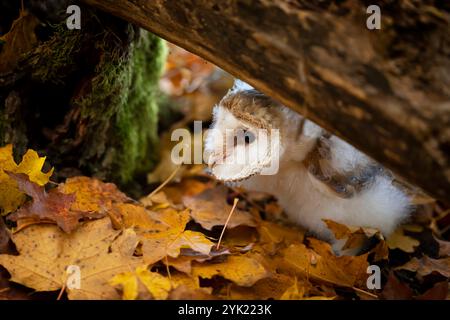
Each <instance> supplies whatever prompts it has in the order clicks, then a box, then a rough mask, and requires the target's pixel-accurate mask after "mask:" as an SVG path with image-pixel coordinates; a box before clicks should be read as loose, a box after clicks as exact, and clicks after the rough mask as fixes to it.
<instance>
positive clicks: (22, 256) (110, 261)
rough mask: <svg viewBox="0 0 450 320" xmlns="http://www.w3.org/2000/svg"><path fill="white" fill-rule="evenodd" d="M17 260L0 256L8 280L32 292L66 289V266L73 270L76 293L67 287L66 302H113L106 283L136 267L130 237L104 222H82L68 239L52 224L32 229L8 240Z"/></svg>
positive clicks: (111, 290)
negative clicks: (9, 275)
mask: <svg viewBox="0 0 450 320" xmlns="http://www.w3.org/2000/svg"><path fill="white" fill-rule="evenodd" d="M12 241H13V242H14V244H15V245H16V247H17V250H18V251H19V255H17V256H15V255H7V254H2V255H0V265H2V266H3V267H5V268H6V269H7V270H8V272H9V273H10V274H11V281H13V282H17V283H20V284H23V285H25V286H27V287H29V288H33V289H35V290H36V291H54V290H59V289H61V288H63V287H65V286H66V280H67V274H66V268H67V266H75V267H77V268H78V270H79V277H80V278H79V280H80V287H79V288H70V287H69V286H68V287H67V289H66V290H67V292H68V297H69V299H76V300H78V299H83V300H85V299H118V298H120V296H119V295H118V293H117V291H116V290H115V289H114V288H113V287H111V286H110V284H109V283H108V279H111V278H113V277H114V276H115V275H117V274H120V273H123V272H126V271H128V270H130V269H134V268H135V267H137V266H139V265H142V264H143V263H144V262H143V261H142V258H139V257H135V256H133V252H134V249H135V247H136V244H137V241H136V234H135V233H134V232H133V231H132V230H127V231H126V232H122V233H121V231H117V230H114V229H113V228H112V226H111V221H110V219H109V218H103V219H99V220H95V221H89V222H85V223H83V224H82V225H81V226H80V227H79V228H78V229H76V230H75V231H74V232H72V233H71V234H66V233H64V232H63V231H62V230H60V229H59V228H58V227H57V226H54V225H45V224H41V225H32V226H30V227H28V228H25V229H23V230H22V231H20V232H18V233H15V234H13V235H12Z"/></svg>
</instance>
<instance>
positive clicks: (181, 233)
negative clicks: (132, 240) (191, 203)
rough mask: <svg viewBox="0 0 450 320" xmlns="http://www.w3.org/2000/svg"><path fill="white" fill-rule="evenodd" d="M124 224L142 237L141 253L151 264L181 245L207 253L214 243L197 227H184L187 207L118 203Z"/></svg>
mask: <svg viewBox="0 0 450 320" xmlns="http://www.w3.org/2000/svg"><path fill="white" fill-rule="evenodd" d="M115 208H116V210H118V211H119V212H120V215H121V217H122V223H123V227H125V228H131V227H133V228H135V230H136V232H137V233H138V235H139V236H140V238H141V241H142V253H143V255H144V259H145V261H146V263H148V264H152V263H155V262H157V261H159V260H161V259H163V258H165V257H172V258H176V257H178V256H179V255H180V251H181V249H186V248H190V249H192V250H194V251H196V252H199V253H202V254H205V255H207V254H209V252H210V251H211V248H212V246H213V245H214V243H213V242H212V241H210V240H209V239H208V238H206V236H205V235H204V234H203V233H201V232H197V231H191V230H185V227H186V224H187V223H188V222H189V212H188V211H187V210H183V211H177V210H175V209H173V208H170V207H168V208H163V209H161V210H158V211H152V210H147V209H146V208H144V207H142V206H139V205H136V204H127V203H122V204H117V205H116V206H115Z"/></svg>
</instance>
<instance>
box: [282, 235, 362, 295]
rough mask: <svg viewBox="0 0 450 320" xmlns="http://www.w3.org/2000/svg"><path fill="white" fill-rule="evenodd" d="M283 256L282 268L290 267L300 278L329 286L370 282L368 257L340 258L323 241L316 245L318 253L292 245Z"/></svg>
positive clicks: (284, 251)
mask: <svg viewBox="0 0 450 320" xmlns="http://www.w3.org/2000/svg"><path fill="white" fill-rule="evenodd" d="M311 240H315V239H310V241H311ZM317 251H318V252H317ZM282 255H283V259H282V261H281V262H280V267H281V268H283V267H287V269H288V270H292V271H294V272H295V273H296V274H299V275H301V276H306V277H311V278H313V279H316V280H319V281H324V282H326V283H331V284H335V285H338V286H343V287H353V286H357V285H359V284H361V283H363V282H365V279H366V278H367V273H366V270H367V267H368V263H367V255H361V256H357V257H353V256H342V257H336V256H335V255H334V254H333V253H332V251H331V247H330V245H329V244H328V243H325V242H322V241H319V240H317V241H315V243H314V250H311V249H308V248H307V247H306V246H305V245H303V244H292V245H290V246H289V247H288V248H286V249H284V250H283V251H282Z"/></svg>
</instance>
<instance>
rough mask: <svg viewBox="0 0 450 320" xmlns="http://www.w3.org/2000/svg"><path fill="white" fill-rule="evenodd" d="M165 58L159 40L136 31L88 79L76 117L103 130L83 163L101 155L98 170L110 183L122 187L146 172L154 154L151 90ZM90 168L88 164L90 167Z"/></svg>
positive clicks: (154, 118)
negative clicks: (104, 170) (133, 37)
mask: <svg viewBox="0 0 450 320" xmlns="http://www.w3.org/2000/svg"><path fill="white" fill-rule="evenodd" d="M165 58H166V46H165V43H164V42H163V40H161V39H160V38H158V37H156V36H154V35H152V34H150V33H148V32H145V31H141V32H140V36H139V38H138V39H137V40H134V41H133V43H132V44H131V47H130V48H129V49H128V50H125V51H124V50H121V49H120V48H119V49H114V50H112V51H107V50H106V51H105V53H104V56H103V57H102V59H101V61H100V63H99V64H98V65H97V67H96V76H95V77H94V78H93V79H92V82H91V85H92V90H91V93H90V94H89V95H86V96H84V97H83V99H81V100H80V101H77V102H76V103H78V104H79V105H80V106H81V114H82V117H84V118H87V119H95V121H96V122H98V121H103V122H104V124H103V125H102V124H100V125H99V124H96V125H95V126H96V127H108V129H107V132H106V136H107V137H106V139H107V144H106V145H105V142H103V141H102V140H104V137H103V136H102V135H97V136H95V137H93V141H92V142H93V143H92V148H87V149H85V152H88V153H91V154H85V157H83V158H84V159H90V158H91V157H92V153H93V152H94V153H100V154H101V153H103V150H102V149H103V148H101V146H102V145H105V146H104V147H105V149H106V152H105V153H104V156H103V157H102V159H101V162H102V163H101V165H98V164H94V166H93V167H92V168H91V169H92V170H96V171H99V170H102V168H107V169H108V170H109V173H107V176H109V177H110V178H111V179H112V180H114V181H117V182H119V183H122V184H124V183H127V182H129V181H130V180H131V179H133V177H134V176H136V175H138V174H142V173H145V172H148V171H149V170H150V169H151V168H152V166H153V165H154V164H155V162H156V160H157V157H158V154H157V150H158V148H157V142H158V136H157V123H158V117H157V114H158V106H157V103H156V100H157V99H156V94H157V90H158V89H157V84H158V80H159V77H160V76H161V72H162V70H163V66H164V62H165ZM91 164H92V163H91Z"/></svg>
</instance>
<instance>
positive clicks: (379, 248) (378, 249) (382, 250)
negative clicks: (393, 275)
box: [369, 240, 389, 262]
mask: <svg viewBox="0 0 450 320" xmlns="http://www.w3.org/2000/svg"><path fill="white" fill-rule="evenodd" d="M370 253H374V257H373V262H377V261H381V260H387V259H388V258H389V247H388V245H387V244H386V242H385V241H383V240H382V241H380V242H378V244H377V245H376V246H375V247H374V248H373V249H372V250H370V252H369V254H370Z"/></svg>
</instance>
